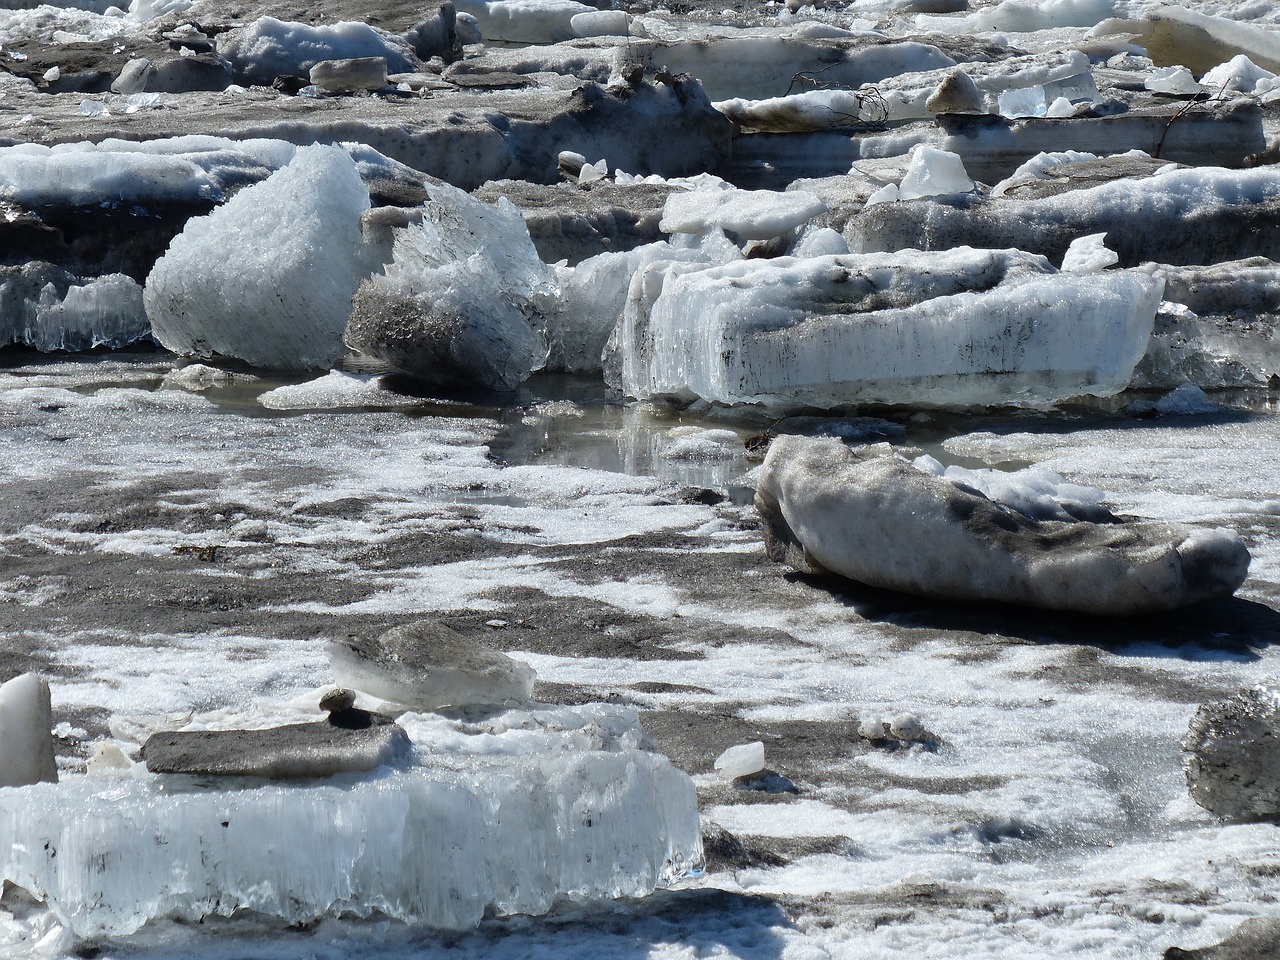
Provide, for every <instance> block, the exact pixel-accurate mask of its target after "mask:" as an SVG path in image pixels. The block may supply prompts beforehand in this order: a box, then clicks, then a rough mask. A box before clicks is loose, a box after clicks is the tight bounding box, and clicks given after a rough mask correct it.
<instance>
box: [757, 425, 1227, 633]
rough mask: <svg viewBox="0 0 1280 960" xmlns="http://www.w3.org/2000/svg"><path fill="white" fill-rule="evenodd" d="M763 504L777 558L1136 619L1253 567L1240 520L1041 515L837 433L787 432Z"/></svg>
mask: <svg viewBox="0 0 1280 960" xmlns="http://www.w3.org/2000/svg"><path fill="white" fill-rule="evenodd" d="M755 502H756V509H757V511H758V512H759V514H760V520H761V527H762V530H763V532H764V537H765V548H766V551H767V552H768V555H769V556H770V557H771V558H772V559H775V560H779V561H782V562H786V563H789V564H790V565H792V566H794V567H795V568H796V569H798V570H801V571H802V572H806V573H815V574H818V573H824V572H825V573H834V574H837V575H839V576H843V577H848V578H849V579H851V580H856V581H858V582H860V583H864V584H867V585H869V586H873V587H880V588H883V589H888V590H897V591H900V592H903V593H912V594H919V595H923V596H930V597H937V598H943V599H951V600H967V601H990V600H995V601H999V602H1002V603H1016V604H1021V605H1024V606H1030V607H1040V608H1043V609H1050V610H1070V611H1075V612H1079V613H1090V614H1097V615H1102V616H1126V615H1132V614H1138V613H1146V612H1154V611H1159V610H1171V609H1177V608H1179V607H1185V606H1188V605H1190V604H1194V603H1200V602H1203V601H1206V600H1216V599H1223V598H1225V597H1229V596H1231V594H1232V593H1234V592H1235V590H1236V588H1237V587H1239V586H1240V584H1241V583H1243V582H1244V578H1245V576H1246V575H1247V573H1248V570H1249V559H1250V558H1249V551H1248V550H1247V549H1246V548H1245V546H1244V544H1243V543H1242V542H1241V541H1240V539H1239V538H1238V537H1237V536H1236V535H1235V534H1234V533H1231V532H1229V531H1226V530H1205V529H1198V528H1193V527H1188V526H1183V525H1180V524H1173V523H1156V522H1151V523H1146V522H1119V521H1118V520H1115V518H1109V517H1105V516H1104V517H1102V522H1092V521H1091V520H1090V519H1088V518H1087V515H1085V514H1082V517H1084V518H1083V519H1077V518H1075V517H1074V516H1071V517H1068V518H1067V519H1036V518H1034V517H1032V516H1030V515H1028V514H1027V513H1022V512H1019V511H1018V510H1017V509H1014V508H1013V507H1012V506H1009V505H1007V504H1003V503H998V502H996V501H994V500H991V499H989V498H988V497H987V496H985V495H984V494H982V493H980V492H979V491H977V490H975V489H973V488H972V487H969V486H967V485H962V484H958V483H954V482H952V481H950V480H947V479H945V478H942V477H938V476H934V475H933V474H929V473H925V472H924V471H922V470H919V469H917V468H916V467H914V466H912V465H911V464H910V463H908V462H907V461H906V460H904V459H903V458H902V457H899V456H897V455H895V454H892V453H889V454H887V455H886V453H885V451H884V449H883V448H881V447H880V446H877V447H871V448H866V449H864V450H862V451H854V450H851V449H849V448H848V447H846V446H845V445H844V444H842V443H840V442H839V441H837V440H822V439H805V438H800V437H789V436H783V437H778V438H777V439H776V440H774V441H773V444H772V445H771V446H770V448H769V454H768V456H767V457H766V458H765V462H764V465H763V467H762V468H761V472H760V477H759V480H758V481H757V485H756V499H755ZM1107 519H1110V520H1111V521H1112V522H1106V520H1107Z"/></svg>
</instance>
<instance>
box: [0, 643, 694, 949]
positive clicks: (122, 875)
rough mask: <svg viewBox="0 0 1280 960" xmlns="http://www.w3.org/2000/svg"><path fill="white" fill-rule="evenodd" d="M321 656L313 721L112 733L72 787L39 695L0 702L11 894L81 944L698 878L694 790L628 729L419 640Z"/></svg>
mask: <svg viewBox="0 0 1280 960" xmlns="http://www.w3.org/2000/svg"><path fill="white" fill-rule="evenodd" d="M329 655H330V660H331V663H332V666H333V673H334V677H335V678H336V679H337V681H338V683H339V684H343V685H344V686H343V687H340V688H338V689H336V690H334V689H330V690H328V692H327V693H324V695H323V696H322V697H321V698H320V706H321V708H322V710H321V711H319V712H318V711H317V710H316V706H315V705H316V698H317V696H318V695H319V693H320V691H317V692H316V693H311V694H308V695H305V696H303V697H300V698H299V699H298V700H297V701H295V702H294V703H292V704H274V705H262V704H259V705H254V706H253V707H244V706H240V707H235V708H229V709H226V710H223V711H220V712H217V713H213V714H206V715H200V716H187V717H184V718H181V719H182V720H184V721H185V722H184V723H181V724H179V723H178V721H177V720H176V719H175V718H171V717H141V718H139V717H116V718H113V720H112V731H113V734H116V735H117V736H118V739H117V741H116V742H114V743H110V742H106V743H103V744H100V745H99V747H98V750H97V752H96V754H95V756H94V757H93V758H92V759H91V760H90V761H89V764H88V773H87V775H71V776H66V777H64V778H63V779H62V780H61V781H59V779H58V775H57V769H56V766H55V764H54V757H53V748H52V739H51V737H50V735H49V729H50V726H51V712H50V705H49V703H50V698H49V688H48V686H47V685H46V684H45V683H44V682H43V681H42V680H39V679H38V678H36V677H34V676H32V675H24V676H22V677H19V678H17V679H15V680H13V681H10V682H9V683H7V684H5V685H4V686H2V687H0V775H2V776H3V777H4V778H5V779H4V780H3V784H4V785H5V788H4V789H0V850H3V851H4V852H3V853H0V878H2V879H3V881H4V882H5V884H6V885H7V884H14V885H16V886H18V887H21V888H22V889H23V890H25V891H27V892H28V893H29V894H30V895H31V896H32V897H34V898H36V899H37V900H40V901H42V902H43V903H44V904H45V905H46V906H47V908H48V909H49V911H50V912H51V913H52V914H53V915H54V917H56V919H57V920H58V921H59V922H60V923H61V924H62V926H63V929H64V930H65V931H66V932H67V934H68V935H72V936H75V937H94V936H102V935H120V934H127V933H131V932H133V931H136V930H137V929H139V928H140V927H141V926H142V925H143V924H145V923H146V922H147V921H149V920H152V919H155V918H159V917H174V918H181V919H186V920H198V919H200V918H202V917H205V916H210V915H223V916H229V915H231V914H232V913H235V912H236V911H253V912H257V913H259V914H264V915H267V916H272V917H278V918H281V919H283V920H285V921H288V922H309V921H312V920H315V919H317V918H319V917H323V916H339V915H346V916H358V917H368V916H370V915H374V914H381V915H385V916H388V917H392V918H396V919H400V920H404V921H409V922H416V923H423V924H427V925H430V926H435V927H440V928H448V929H465V928H469V927H472V926H475V925H476V924H478V923H479V922H480V920H481V918H482V916H484V915H485V914H486V913H497V914H500V915H501V914H512V913H528V914H540V913H545V912H546V911H548V910H549V909H551V907H552V906H553V904H555V903H556V902H557V901H562V900H569V901H585V900H592V899H601V898H617V897H637V896H644V895H646V894H648V893H650V892H651V891H652V890H653V889H654V888H655V887H656V886H658V885H660V884H666V883H669V882H672V881H674V880H677V879H679V878H681V877H683V876H685V875H687V874H689V873H693V872H697V871H698V870H699V869H701V863H702V847H701V835H700V831H699V821H698V813H697V799H696V795H695V791H694V787H693V784H692V781H690V779H689V778H688V777H687V776H686V775H685V774H684V773H682V772H681V771H679V770H677V769H675V768H674V767H673V766H672V765H671V764H670V763H669V762H668V761H667V759H666V758H665V757H663V756H662V755H661V754H658V753H656V752H655V751H654V749H653V746H652V743H651V742H650V741H649V739H648V738H647V737H646V735H645V734H644V731H643V730H641V728H640V726H639V724H638V722H637V719H636V715H635V712H634V711H633V710H629V709H622V708H616V707H607V706H603V705H586V706H580V707H572V708H571V707H557V706H550V705H546V704H538V703H532V702H530V697H531V694H532V689H533V683H534V672H533V670H532V669H531V668H529V667H528V666H526V665H525V664H523V663H521V662H519V661H517V660H513V659H511V658H509V657H507V656H505V655H504V654H501V653H497V652H494V651H491V650H489V649H487V648H484V647H482V646H480V645H479V644H477V643H476V642H475V641H473V640H470V639H468V638H465V637H463V636H461V635H459V634H457V633H455V632H454V631H452V630H450V629H449V628H448V627H445V626H441V625H437V624H432V623H426V622H421V623H416V624H410V625H407V626H404V627H399V628H396V629H393V630H391V631H388V632H387V633H386V634H384V635H383V636H381V637H378V638H376V639H367V640H344V641H334V642H332V643H331V644H330V646H329ZM357 691H358V693H357ZM365 707H368V708H369V709H364V708H365ZM325 713H327V717H326V716H325ZM393 718H394V719H393ZM281 719H287V720H292V721H294V722H291V723H286V724H284V725H280V723H279V721H280V720H281ZM178 726H180V729H175V727H178ZM237 726H238V728H237V729H231V728H232V727H237ZM139 741H141V742H142V746H141V754H142V759H143V760H144V761H145V763H134V762H132V761H131V760H130V759H129V758H128V756H127V755H126V753H125V752H124V750H122V749H121V746H124V747H125V748H126V749H129V743H130V742H132V743H134V744H135V745H136V744H137V743H138V742H139ZM299 825H305V831H304V833H299V832H298V830H299Z"/></svg>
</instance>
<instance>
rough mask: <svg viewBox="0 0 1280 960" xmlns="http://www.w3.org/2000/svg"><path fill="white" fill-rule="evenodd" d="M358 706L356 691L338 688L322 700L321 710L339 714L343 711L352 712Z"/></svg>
mask: <svg viewBox="0 0 1280 960" xmlns="http://www.w3.org/2000/svg"><path fill="white" fill-rule="evenodd" d="M355 705H356V694H355V691H354V690H348V689H347V688H346V687H338V688H337V689H335V690H330V691H329V692H328V693H326V694H325V695H324V696H323V697H321V698H320V709H321V710H324V711H325V712H326V713H338V712H340V711H342V710H350V709H351V708H352V707H354V706H355Z"/></svg>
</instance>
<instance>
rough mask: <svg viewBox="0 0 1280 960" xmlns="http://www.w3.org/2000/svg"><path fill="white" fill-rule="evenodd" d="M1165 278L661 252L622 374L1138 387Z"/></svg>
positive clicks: (799, 385)
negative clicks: (673, 258) (714, 259)
mask: <svg viewBox="0 0 1280 960" xmlns="http://www.w3.org/2000/svg"><path fill="white" fill-rule="evenodd" d="M874 209H880V208H879V207H876V208H874ZM1161 288H1162V284H1161V282H1160V281H1159V280H1158V279H1154V278H1152V277H1151V276H1150V275H1148V274H1146V273H1143V272H1141V271H1112V272H1108V273H1106V274H1101V275H1096V276H1087V277H1086V276H1082V275H1079V274H1072V273H1056V272H1054V271H1053V269H1052V268H1051V267H1050V266H1049V265H1048V264H1047V263H1046V262H1045V261H1044V260H1042V259H1040V258H1037V257H1033V256H1029V255H1027V254H1022V253H1018V252H1016V251H989V250H987V251H983V250H974V249H971V248H960V249H957V250H955V251H953V252H952V253H951V254H950V255H943V254H940V253H934V254H925V253H920V252H913V251H898V252H897V253H895V254H870V255H862V256H855V255H849V256H845V257H840V256H835V257H830V256H828V257H814V258H809V259H803V260H793V259H789V258H783V259H779V260H773V261H767V260H766V261H750V260H749V261H744V262H741V263H732V264H729V265H727V266H723V267H714V268H710V269H698V268H697V267H693V266H676V267H665V266H664V265H661V264H659V265H656V266H651V267H649V268H647V269H646V270H644V271H642V272H641V273H640V274H638V275H637V277H636V279H635V280H634V281H633V282H632V288H631V293H630V295H629V298H628V302H627V310H626V313H625V314H624V316H623V320H622V322H621V323H620V324H619V327H618V331H617V334H616V338H617V352H618V353H619V354H621V357H620V360H621V363H620V364H618V365H617V366H616V367H615V368H614V369H615V372H614V373H613V374H612V375H613V376H614V377H616V382H617V384H618V385H619V386H620V387H621V388H622V389H623V390H625V391H626V392H627V393H628V394H630V395H631V396H634V397H640V398H650V397H662V396H665V397H672V398H678V399H683V400H686V401H687V400H691V399H694V398H701V399H704V400H712V401H716V402H719V403H725V404H735V403H760V404H765V405H767V406H770V407H776V408H796V407H802V406H819V407H836V406H841V405H848V404H853V403H872V402H875V403H899V404H916V405H935V404H936V405H944V404H973V405H982V404H997V403H1037V402H1039V403H1043V402H1048V401H1052V400H1055V399H1061V398H1065V397H1070V396H1079V395H1081V394H1089V393H1092V394H1098V395H1105V394H1109V393H1115V392H1117V391H1119V390H1122V389H1123V388H1124V387H1125V386H1126V385H1127V384H1128V382H1129V378H1130V376H1131V375H1132V373H1133V368H1134V365H1135V364H1136V363H1137V362H1138V360H1139V359H1140V358H1141V356H1142V354H1143V351H1144V350H1145V349H1146V345H1147V341H1148V338H1149V336H1150V333H1151V327H1152V323H1153V320H1154V317H1155V312H1156V308H1157V306H1158V305H1159V302H1160V292H1161ZM609 369H611V368H610V367H609V366H606V370H609Z"/></svg>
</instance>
